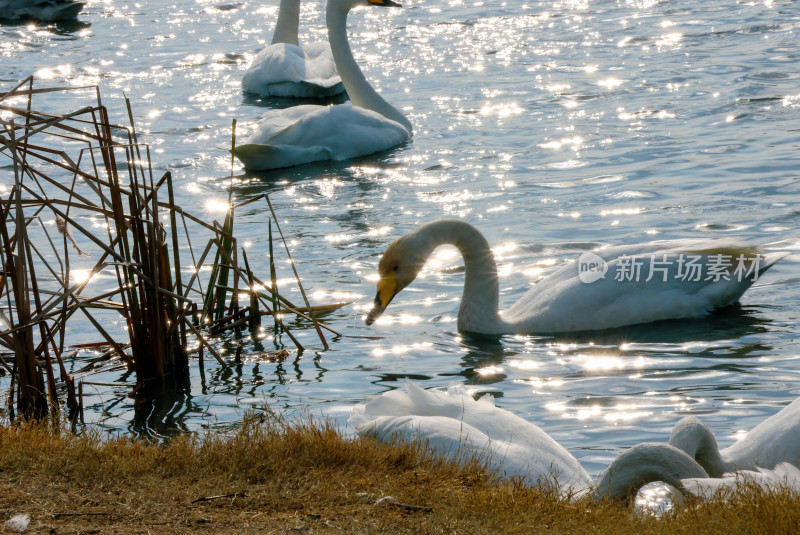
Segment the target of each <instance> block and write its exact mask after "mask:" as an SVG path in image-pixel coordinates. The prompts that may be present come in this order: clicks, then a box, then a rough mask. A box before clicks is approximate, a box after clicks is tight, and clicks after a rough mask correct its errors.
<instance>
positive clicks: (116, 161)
mask: <svg viewBox="0 0 800 535" xmlns="http://www.w3.org/2000/svg"><path fill="white" fill-rule="evenodd" d="M86 89H93V90H94V94H95V97H96V98H95V99H94V100H95V101H94V102H93V103H92V104H90V105H88V106H84V107H81V108H79V109H77V110H75V111H71V112H68V113H63V114H58V113H47V112H41V111H36V110H35V109H34V106H33V100H34V98H41V95H44V94H48V96H55V97H63V96H64V95H67V94H68V93H70V92H72V91H84V92H85V90H86ZM20 102H24V104H23V105H19V103H20ZM126 106H127V110H126V111H127V118H128V120H129V123H130V124H129V126H120V125H116V124H112V123H111V122H110V120H109V115H108V109H107V108H106V107H105V106H103V104H102V101H101V98H100V92H99V88H97V87H96V86H91V87H88V88H87V87H80V88H44V89H38V88H34V81H33V78H32V77H30V78H27V79H26V80H25V81H23V82H22V83H20V84H19V85H17V86H16V87H14V88H13V89H11V90H10V91H7V92H5V93H0V113H2V117H0V125H2V131H0V156H5V157H7V158H10V160H11V162H12V163H13V169H14V171H13V174H14V182H13V187H11V188H10V191H9V194H8V196H7V197H6V198H3V199H0V218H1V219H0V220H1V221H2V225H1V227H2V228H0V262H1V263H2V272H0V302H1V303H2V305H0V321H2V323H3V324H4V325H3V327H2V328H3V330H2V331H0V347H2V348H5V350H6V353H5V354H6V355H9V354H10V355H13V361H12V362H11V364H9V362H8V361H7V360H5V359H3V357H2V355H1V354H0V366H3V367H4V368H5V369H6V370H8V371H9V372H11V376H12V384H11V388H10V395H9V408H10V409H11V413H12V414H13V405H14V403H13V402H14V395H16V406H17V409H18V411H19V412H20V414H21V415H23V416H24V417H26V418H41V417H43V416H45V415H46V414H47V411H48V406H49V407H50V408H51V409H52V410H56V409H57V407H58V406H59V401H58V394H57V387H56V380H55V372H54V366H55V365H56V364H57V366H58V372H59V374H60V379H61V381H63V383H64V384H65V385H66V391H67V406H68V408H69V409H70V410H74V409H76V408H77V406H78V400H77V398H76V395H75V388H74V384H73V378H72V377H71V376H70V375H69V374H68V373H67V371H66V367H65V366H64V358H63V356H64V352H65V344H66V341H65V332H66V325H67V321H68V320H71V319H72V318H73V317H75V316H76V313H77V315H78V316H81V315H82V316H84V317H85V318H86V319H87V320H88V321H89V323H90V324H91V326H92V328H93V329H94V330H95V331H96V332H97V334H98V335H99V336H100V337H101V338H102V340H103V342H101V343H98V344H96V345H97V347H100V346H104V347H108V348H110V352H109V354H114V355H116V356H118V357H119V358H120V359H122V360H123V361H124V362H125V363H126V365H127V366H128V367H129V368H130V369H133V370H135V372H136V381H137V385H136V391H138V390H139V387H141V386H142V385H145V384H147V383H148V382H152V381H154V380H158V381H156V382H155V384H160V385H161V386H162V387H163V386H164V382H163V380H164V378H165V377H169V376H170V374H173V373H180V372H181V371H184V370H185V369H186V367H187V366H188V356H187V344H188V343H189V342H188V341H189V339H190V337H192V336H193V337H194V338H196V340H197V343H198V344H200V346H201V347H204V348H206V349H208V350H209V352H210V353H211V354H212V355H214V357H215V358H216V359H217V360H218V361H219V363H220V365H222V366H225V365H226V364H225V361H224V360H223V359H222V357H221V356H220V355H219V353H218V352H217V351H216V350H215V349H214V347H213V346H212V345H211V343H210V342H209V341H208V340H207V337H206V336H204V335H203V334H202V332H201V330H200V329H201V328H208V329H209V331H210V332H216V333H218V332H222V331H224V330H227V329H229V328H237V327H239V326H240V325H241V324H242V323H240V322H242V320H243V323H248V325H249V326H250V327H252V328H255V327H257V326H258V324H259V319H260V316H261V315H264V314H269V315H272V317H273V318H274V322H275V324H276V326H277V327H279V328H280V329H282V330H283V331H284V332H285V333H286V334H287V335H288V336H289V338H291V340H292V341H293V342H294V343H295V345H296V346H297V348H298V350H302V349H303V346H302V345H301V344H300V343H299V342H298V341H297V339H296V337H295V336H294V335H293V334H292V333H291V331H290V330H289V329H288V328H287V327H286V325H285V324H284V323H283V321H282V319H281V316H280V315H279V314H277V313H276V309H277V303H279V302H281V303H283V305H284V307H283V308H284V310H288V311H293V312H295V313H296V314H298V315H300V316H302V317H305V318H307V319H309V320H311V321H312V322H313V323H314V325H315V327H316V330H317V332H318V334H319V336H320V339H321V340H322V343H323V345H324V346H325V347H326V348H327V342H326V341H325V338H324V336H323V334H322V328H321V326H320V325H319V323H318V322H317V321H316V320H315V319H314V317H313V311H312V307H311V306H310V304H309V303H308V300H307V299H306V296H305V292H304V290H303V289H302V285H300V281H299V277H298V276H297V272H296V270H295V269H294V264H293V263H292V268H293V270H294V273H295V278H296V280H297V283H298V286H299V287H300V291H301V294H302V295H303V298H304V301H305V304H306V307H305V310H306V311H308V315H306V314H304V313H303V311H302V310H301V309H298V308H297V307H295V306H294V305H292V304H291V303H290V302H288V300H285V299H283V298H281V297H280V296H279V295H278V294H277V290H276V285H275V284H274V282H275V280H276V277H275V273H274V269H272V266H273V265H274V263H273V261H272V259H270V266H271V270H270V277H271V279H272V281H273V284H272V285H269V288H270V295H269V296H267V295H265V294H263V293H261V292H258V291H257V290H256V288H257V287H258V286H263V287H264V288H267V287H268V285H265V284H264V283H263V282H262V281H261V280H259V279H258V278H257V277H256V276H255V275H254V274H253V272H252V271H251V270H250V268H249V266H247V265H246V266H245V268H244V269H242V267H240V266H239V263H238V255H237V247H236V239H235V237H234V236H233V216H234V211H235V208H236V207H235V206H233V204H232V203H230V210H229V212H228V213H227V214H226V217H225V221H224V222H223V225H222V226H220V225H219V224H218V223H217V222H213V223H212V224H208V223H206V222H204V221H203V220H202V219H200V218H198V217H194V216H192V215H191V214H189V213H187V212H186V211H185V210H183V209H182V208H180V207H179V206H177V205H176V204H175V197H174V187H173V183H172V175H171V174H170V173H169V172H167V173H165V174H164V175H163V176H162V177H161V178H160V179H159V180H158V181H156V180H155V179H154V177H153V170H152V167H151V163H150V151H149V147H148V146H147V145H146V144H141V143H139V141H138V139H137V134H136V129H135V126H134V122H133V114H132V111H131V107H130V102H129V101H128V100H127V99H126ZM165 186H166V192H167V201H166V202H165V201H163V200H161V199H160V197H159V195H161V196H162V197H163V190H164V187H165ZM264 199H265V200H266V202H267V205H268V206H269V208H270V213H271V215H272V218H275V213H274V210H273V209H272V205H271V203H270V202H269V198H268V197H267V196H266V195H261V196H258V197H255V198H253V199H250V200H248V201H246V202H244V203H242V204H240V205H239V206H242V205H244V204H250V203H252V202H256V201H258V200H264ZM230 200H232V196H231V199H230ZM163 210H166V211H167V214H168V221H169V231H168V230H167V229H166V228H165V227H164V225H163V223H162V217H161V216H162V214H163ZM50 218H54V219H55V220H56V223H57V225H56V226H57V228H58V231H59V233H60V234H61V235H62V238H61V240H58V239H57V238H56V239H55V240H54V239H53V237H52V236H51V234H50V231H48V229H47V225H46V221H45V219H47V220H48V221H49V220H51V219H50ZM87 222H94V227H95V228H97V227H100V228H102V229H104V230H105V235H102V234H101V233H102V231H100V232H97V231H95V230H93V229H92V228H91V225H88V224H87ZM97 222H101V224H97ZM276 224H277V220H276ZM190 226H192V230H191V231H190V229H189V227H190ZM180 227H182V231H183V234H184V236H183V239H184V240H185V242H184V243H181V241H180V236H179V234H180V230H181V228H180ZM197 227H199V232H198V228H197ZM197 233H199V234H203V233H206V234H208V235H210V238H209V240H208V242H207V244H206V246H205V248H204V250H203V253H202V254H201V255H200V257H199V258H197V257H196V255H195V251H194V247H193V244H192V240H191V236H192V235H196V234H197ZM281 238H282V239H283V236H282V234H281ZM59 242H60V243H59ZM283 242H284V246H285V247H286V242H285V240H283ZM78 243H80V244H81V245H82V246H83V247H84V248H86V249H88V250H89V252H88V253H87V252H85V251H83V250H81V249H80V248H79V245H78ZM70 246H72V248H74V249H76V250H77V251H78V253H79V261H78V262H77V264H78V265H83V264H86V262H85V260H86V259H85V258H83V257H84V256H90V257H92V262H89V267H90V269H89V270H88V273H89V276H88V277H86V278H85V279H84V280H80V281H77V282H76V281H73V280H72V277H71V273H72V270H71V267H72V266H73V265H75V264H76V262H74V261H73V258H74V256H71V254H72V248H71V247H70ZM182 247H184V250H187V249H188V251H189V254H190V255H191V258H192V263H191V264H192V269H191V272H192V276H191V277H190V278H189V281H188V282H184V281H183V279H182V276H181V273H182V262H181V255H180V251H181V248H182ZM212 251H213V252H214V256H215V260H214V263H213V266H212V270H211V275H210V278H209V281H208V285H207V286H206V289H205V291H204V289H203V287H202V285H201V281H200V278H199V276H200V267H201V266H203V265H205V262H206V258H210V257H209V254H210V253H211V252H212ZM270 252H272V245H271V244H270ZM286 252H287V254H289V251H288V247H286ZM270 255H271V253H270ZM243 257H244V258H245V261H246V257H245V256H244V254H243ZM289 258H290V261H291V256H289ZM195 259H197V260H195ZM101 272H106V273H108V272H112V273H113V274H114V277H115V279H116V286H115V287H114V288H112V289H110V290H109V289H107V288H106V289H103V290H100V291H97V290H95V287H96V286H97V284H92V281H93V280H94V279H95V278H96V276H97V275H98V274H100V273H101ZM231 277H232V278H233V286H232V288H230V287H229V285H228V282H229V280H230V278H231ZM240 283H243V284H244V285H245V286H246V290H245V291H247V292H248V293H249V296H250V299H249V303H248V306H247V307H244V308H240V307H239V302H238V295H239V293H240V291H241V290H240ZM229 291H230V293H231V296H230V306H228V307H227V310H226V304H227V293H228V292H229ZM198 302H200V303H202V305H203V308H202V310H203V312H202V317H203V325H200V323H199V321H198V317H197V313H196V311H197V303H198ZM270 304H271V305H272V306H270ZM109 313H111V314H117V313H118V314H121V316H122V318H123V319H124V322H125V324H126V331H127V336H128V341H127V342H126V343H122V342H119V341H117V340H116V339H115V336H114V335H112V334H111V333H109V332H108V331H107V330H106V329H105V328H104V319H105V318H106V317H107V316H108V314H109ZM334 332H335V331H334ZM117 336H119V335H117ZM8 360H11V359H10V358H9V359H8ZM54 363H55V364H54ZM15 393H16V394H15Z"/></svg>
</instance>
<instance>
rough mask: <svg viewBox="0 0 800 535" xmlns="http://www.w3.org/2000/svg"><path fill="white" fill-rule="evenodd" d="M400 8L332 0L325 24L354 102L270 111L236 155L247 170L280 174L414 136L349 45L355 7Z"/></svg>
mask: <svg viewBox="0 0 800 535" xmlns="http://www.w3.org/2000/svg"><path fill="white" fill-rule="evenodd" d="M361 5H371V6H384V7H386V6H399V5H400V4H397V3H395V2H394V1H392V0H328V7H327V10H326V20H327V23H328V40H329V41H330V45H331V50H332V52H333V58H334V60H335V61H336V68H337V69H338V71H339V75H340V76H341V77H342V82H343V83H344V87H345V89H346V90H347V94H348V96H349V97H350V102H347V103H344V104H338V105H336V106H319V105H312V104H305V105H301V106H294V107H292V108H288V109H284V110H270V111H268V112H267V113H266V114H265V115H264V116H263V117H262V118H261V120H260V121H259V123H258V126H257V128H256V130H255V132H253V134H251V135H250V136H249V137H248V138H247V139H245V140H244V142H243V143H242V144H241V145H238V146H236V148H234V151H233V152H234V154H235V155H236V157H237V158H239V160H241V162H242V163H243V164H244V166H245V167H246V168H248V169H255V170H265V169H278V168H280V167H288V166H292V165H300V164H304V163H308V162H315V161H320V160H346V159H348V158H355V157H357V156H364V155H367V154H372V153H374V152H379V151H382V150H386V149H389V148H392V147H394V146H397V145H399V144H401V143H403V142H405V141H407V140H408V139H409V138H410V137H411V133H412V127H411V123H410V122H409V120H408V119H407V118H406V117H405V116H404V115H403V114H402V113H401V112H400V111H399V110H398V109H397V108H395V107H394V106H392V105H391V104H389V103H388V102H386V101H385V100H384V99H383V97H381V96H380V95H379V94H378V93H377V91H375V89H373V88H372V86H370V85H369V82H367V79H366V78H365V77H364V74H363V73H362V72H361V69H360V68H359V67H358V64H357V63H356V61H355V59H354V58H353V53H352V52H351V51H350V45H349V43H348V42H347V13H348V12H349V11H350V9H352V8H353V7H356V6H361Z"/></svg>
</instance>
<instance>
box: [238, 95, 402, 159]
mask: <svg viewBox="0 0 800 535" xmlns="http://www.w3.org/2000/svg"><path fill="white" fill-rule="evenodd" d="M409 137H410V136H409V133H408V130H406V129H405V128H404V127H403V126H402V125H400V124H399V123H397V122H395V121H392V120H390V119H387V118H385V117H383V116H382V115H380V114H378V113H376V112H373V111H370V110H366V109H364V108H359V107H356V106H353V105H351V104H350V103H345V104H339V105H336V106H314V105H304V106H294V107H292V108H287V109H285V110H271V111H270V112H268V113H267V114H265V115H264V116H263V117H262V119H261V120H260V121H259V124H258V127H257V128H256V131H255V132H254V133H253V134H252V135H251V136H249V137H248V138H247V139H246V140H245V141H244V143H243V144H241V145H239V146H237V147H236V149H234V154H235V155H236V157H237V158H239V160H241V161H242V163H243V164H244V165H245V167H247V168H248V169H277V168H280V167H288V166H291V165H299V164H303V163H308V162H313V161H320V160H346V159H348V158H354V157H356V156H364V155H367V154H372V153H375V152H379V151H382V150H386V149H389V148H391V147H394V146H396V145H399V144H400V143H403V142H404V141H406V140H407V139H408V138H409Z"/></svg>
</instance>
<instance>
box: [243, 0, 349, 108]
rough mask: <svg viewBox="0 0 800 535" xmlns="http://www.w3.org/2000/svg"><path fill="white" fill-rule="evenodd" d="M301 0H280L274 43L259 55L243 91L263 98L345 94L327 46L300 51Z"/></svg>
mask: <svg viewBox="0 0 800 535" xmlns="http://www.w3.org/2000/svg"><path fill="white" fill-rule="evenodd" d="M299 25H300V0H281V5H280V8H279V11H278V22H277V23H276V24H275V33H273V35H272V43H271V44H270V45H269V46H268V47H266V48H265V49H264V50H262V51H261V52H259V53H258V55H257V56H256V57H255V58H254V59H253V61H252V63H250V65H249V66H248V67H247V71H245V73H244V77H243V78H242V89H244V90H245V91H246V92H247V93H253V94H255V95H259V96H262V97H268V96H276V97H304V98H320V97H329V96H332V95H338V94H339V93H343V92H344V84H342V79H341V78H340V77H339V73H338V72H337V71H336V63H335V62H334V61H333V54H332V53H331V47H330V45H329V44H328V43H326V42H323V41H318V42H314V43H308V44H306V45H303V46H302V47H300V45H299V44H298V37H297V30H298V27H299Z"/></svg>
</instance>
